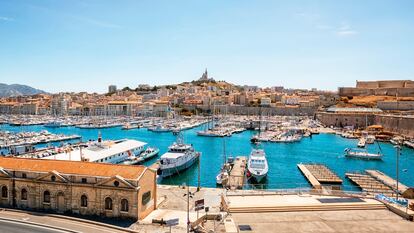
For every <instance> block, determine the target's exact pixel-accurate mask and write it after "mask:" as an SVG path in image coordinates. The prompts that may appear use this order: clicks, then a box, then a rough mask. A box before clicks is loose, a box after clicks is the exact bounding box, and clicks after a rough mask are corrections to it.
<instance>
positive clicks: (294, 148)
mask: <svg viewBox="0 0 414 233" xmlns="http://www.w3.org/2000/svg"><path fill="white" fill-rule="evenodd" d="M200 128H201V127H198V128H194V129H191V130H187V131H185V132H184V138H185V141H186V143H192V144H193V145H194V147H195V149H196V150H197V151H200V152H202V156H201V161H200V173H201V178H200V180H201V181H200V182H201V186H203V187H215V186H216V184H215V177H216V174H217V173H218V171H219V169H220V166H221V164H222V161H223V156H222V151H223V138H213V137H200V136H197V135H196V131H198V130H200ZM0 129H1V130H9V131H15V132H19V131H41V130H45V129H46V130H48V131H49V132H52V133H63V134H78V135H81V136H82V137H83V140H84V141H85V140H89V139H96V138H97V135H98V132H99V131H101V133H102V137H103V138H104V139H122V138H130V139H136V140H140V141H144V142H147V143H148V144H149V145H151V146H156V147H158V148H160V155H159V156H161V155H162V154H163V153H164V152H166V150H167V147H168V146H169V145H170V144H171V143H172V142H174V141H175V136H174V135H172V134H171V133H153V132H150V131H147V130H146V129H134V130H127V131H124V130H121V128H120V127H117V128H110V129H103V130H102V129H101V130H96V129H78V128H74V127H67V128H44V127H43V126H21V127H13V126H9V125H3V126H0ZM252 134H254V132H253V131H245V132H243V133H241V134H235V135H233V136H232V137H228V138H226V150H227V154H229V155H232V156H237V155H245V156H248V154H249V153H250V151H251V149H252V145H251V144H250V141H249V139H250V137H251V136H252ZM356 143H357V141H356V140H350V139H344V138H342V137H340V136H337V135H333V134H319V135H314V136H313V137H312V138H304V139H302V140H301V141H300V142H298V143H291V144H289V143H287V144H284V143H279V144H277V143H263V144H262V147H263V148H264V149H265V151H266V154H267V159H268V162H269V174H268V177H267V179H266V181H265V182H264V185H265V187H267V188H272V189H275V188H295V187H309V184H308V183H307V180H306V179H305V178H304V177H303V175H302V174H301V172H300V171H299V170H298V168H297V166H296V165H297V164H298V163H324V164H326V165H328V167H329V168H331V169H332V170H333V171H334V172H335V173H336V174H338V175H339V176H340V177H341V178H342V179H343V180H344V184H343V185H344V189H347V190H351V189H356V188H355V186H353V185H352V184H351V183H350V182H349V180H347V179H346V178H345V172H351V171H363V170H365V169H378V170H380V171H382V172H384V173H386V174H387V175H389V176H391V177H394V178H395V167H396V166H395V165H396V156H395V149H394V148H393V145H391V144H389V143H380V146H381V148H382V151H383V153H384V158H383V161H365V160H358V159H350V158H345V157H344V156H343V150H344V149H345V148H346V147H355V145H356ZM368 150H369V151H371V152H377V151H378V146H377V144H373V145H369V147H368ZM157 159H158V158H154V159H152V160H150V161H147V162H145V164H144V165H151V164H152V163H154V162H155V161H156V160H157ZM197 174H198V169H197V166H193V167H192V168H190V169H188V170H187V171H185V172H183V173H181V174H180V175H179V176H174V177H172V178H168V179H164V180H163V181H161V183H163V184H176V185H179V184H183V183H184V182H186V183H188V184H190V185H197ZM400 180H401V182H402V183H404V184H406V185H408V186H414V150H413V149H409V148H405V147H404V148H403V150H402V153H401V156H400Z"/></svg>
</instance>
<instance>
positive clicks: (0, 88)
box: [0, 83, 46, 97]
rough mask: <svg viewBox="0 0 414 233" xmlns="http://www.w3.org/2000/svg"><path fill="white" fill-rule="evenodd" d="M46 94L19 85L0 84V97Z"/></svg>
mask: <svg viewBox="0 0 414 233" xmlns="http://www.w3.org/2000/svg"><path fill="white" fill-rule="evenodd" d="M41 93H46V92H45V91H42V90H39V89H36V88H33V87H30V86H27V85H21V84H10V85H8V84H5V83H0V97H13V96H22V95H36V94H41Z"/></svg>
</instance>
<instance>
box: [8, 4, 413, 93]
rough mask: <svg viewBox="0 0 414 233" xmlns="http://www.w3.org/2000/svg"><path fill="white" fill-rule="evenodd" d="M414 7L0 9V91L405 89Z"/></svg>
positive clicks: (99, 6)
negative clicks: (209, 84) (204, 79)
mask: <svg viewBox="0 0 414 233" xmlns="http://www.w3.org/2000/svg"><path fill="white" fill-rule="evenodd" d="M413 10H414V1H411V0H407V1H397V0H389V1H383V0H364V1H360V0H355V1H351V0H349V1H328V0H324V1H317V0H314V1H306V0H303V1H276V0H269V1H265V0H255V1H252V0H226V1H223V0H204V1H202V0H188V1H184V0H174V1H172V0H165V1H158V0H131V1H128V0H119V1H118V0H117V1H113V0H111V1H106V0H90V1H89V0H33V1H30V0H27V1H23V0H0V83H8V84H12V83H18V84H26V85H30V86H33V87H35V88H39V89H43V90H45V91H48V92H52V93H54V92H60V91H76V92H77V91H88V92H99V93H103V92H105V91H107V88H108V85H110V84H115V85H117V86H118V87H119V88H122V87H125V86H130V87H136V86H137V85H138V84H141V83H146V84H150V85H162V84H174V83H180V82H184V81H191V80H195V79H198V78H199V77H200V76H201V74H202V72H203V71H204V70H205V69H206V68H207V69H208V71H209V75H210V76H212V77H214V78H215V79H216V80H226V81H228V82H231V83H235V84H240V85H257V86H261V87H267V86H285V87H287V88H318V89H322V90H336V89H337V87H339V86H355V81H356V80H388V79H414V62H413V61H414V13H413Z"/></svg>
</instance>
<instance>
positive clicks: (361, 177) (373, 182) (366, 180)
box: [345, 173, 394, 194]
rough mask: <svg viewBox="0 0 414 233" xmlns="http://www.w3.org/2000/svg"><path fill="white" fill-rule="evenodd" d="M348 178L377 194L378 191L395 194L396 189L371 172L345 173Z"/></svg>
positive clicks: (367, 190)
mask: <svg viewBox="0 0 414 233" xmlns="http://www.w3.org/2000/svg"><path fill="white" fill-rule="evenodd" d="M345 175H346V177H348V179H350V180H351V181H352V182H354V183H355V184H357V185H358V186H359V187H360V188H361V189H362V191H365V192H368V193H371V194H376V193H383V194H393V193H394V191H393V190H392V188H390V187H389V186H387V185H385V184H383V183H381V182H380V181H378V180H377V179H375V178H374V177H372V176H371V175H369V174H360V173H346V174H345Z"/></svg>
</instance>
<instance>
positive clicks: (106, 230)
mask: <svg viewBox="0 0 414 233" xmlns="http://www.w3.org/2000/svg"><path fill="white" fill-rule="evenodd" d="M53 220H54V221H58V222H63V223H66V224H73V225H78V226H84V227H87V228H92V229H96V230H99V231H100V232H102V231H104V232H109V233H113V232H114V231H118V232H121V231H120V230H115V229H111V230H108V229H105V228H103V227H101V228H99V227H96V226H94V225H93V224H92V223H79V222H75V221H73V220H70V219H69V220H63V219H53ZM68 221H70V222H68Z"/></svg>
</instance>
